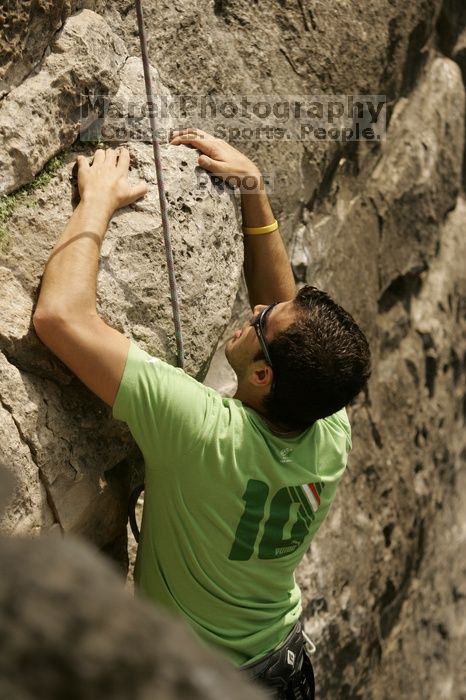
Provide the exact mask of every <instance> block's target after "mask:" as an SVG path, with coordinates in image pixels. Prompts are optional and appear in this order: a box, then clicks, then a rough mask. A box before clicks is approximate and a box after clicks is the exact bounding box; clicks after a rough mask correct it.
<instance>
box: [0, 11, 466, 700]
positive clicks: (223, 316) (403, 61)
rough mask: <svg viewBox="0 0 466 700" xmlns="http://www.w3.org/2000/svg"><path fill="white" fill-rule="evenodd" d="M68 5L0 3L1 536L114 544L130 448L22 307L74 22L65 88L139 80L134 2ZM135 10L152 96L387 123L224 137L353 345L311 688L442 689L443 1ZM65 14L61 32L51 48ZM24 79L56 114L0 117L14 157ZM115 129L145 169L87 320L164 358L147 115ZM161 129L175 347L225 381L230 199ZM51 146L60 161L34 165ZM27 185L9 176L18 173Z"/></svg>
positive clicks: (72, 114) (450, 18)
mask: <svg viewBox="0 0 466 700" xmlns="http://www.w3.org/2000/svg"><path fill="white" fill-rule="evenodd" d="M39 5H40V8H41V9H39ZM83 6H84V4H83V3H81V4H79V5H78V4H77V3H75V4H74V5H71V6H70V5H69V3H55V5H54V9H53V11H52V9H51V8H50V7H47V4H46V3H45V1H44V2H42V3H39V2H37V4H34V3H32V4H31V12H30V14H29V15H28V14H27V11H26V4H25V3H24V4H23V3H19V4H18V5H17V8H18V11H17V12H16V13H15V12H13V9H12V7H10V6H9V5H8V4H7V5H6V11H5V10H4V9H3V8H2V11H3V13H4V15H5V12H6V15H5V16H6V17H7V20H8V21H7V23H6V24H4V27H6V28H7V30H8V31H9V32H10V34H9V36H10V38H12V41H10V43H9V49H8V52H6V53H5V54H3V58H2V61H3V62H2V63H0V71H3V72H2V73H0V76H1V78H2V80H3V81H4V83H3V84H2V85H4V87H2V88H1V90H5V93H8V94H5V97H4V98H3V100H2V101H1V102H0V154H1V156H0V161H1V163H2V166H1V167H2V172H1V177H2V181H1V183H2V184H1V186H3V187H5V183H8V184H7V185H6V188H5V189H4V190H3V191H12V192H13V191H14V193H13V194H12V195H10V196H9V197H7V198H3V200H2V199H0V237H1V235H2V234H1V231H2V227H3V230H4V231H6V236H5V235H4V236H3V239H2V242H1V243H0V245H1V247H2V257H1V260H0V283H1V285H2V291H3V290H5V291H4V294H3V295H2V303H1V304H0V324H1V325H0V340H1V349H2V352H3V356H2V365H1V374H0V444H1V445H2V447H3V449H4V450H6V454H7V455H8V458H9V461H10V463H11V464H12V465H13V466H14V469H15V471H16V472H17V473H18V485H17V486H16V491H15V494H14V496H13V500H12V504H11V505H10V507H9V509H8V510H7V512H6V514H5V515H4V516H3V525H4V529H6V530H7V531H9V532H24V533H26V532H31V533H38V532H40V531H47V530H50V529H53V528H55V529H59V527H60V526H61V527H62V529H63V530H64V531H66V532H69V531H71V532H73V533H79V534H81V535H84V536H85V537H86V538H88V539H90V540H91V541H93V542H94V543H95V544H97V545H98V546H99V547H100V548H101V549H102V550H103V551H105V552H107V553H109V554H111V555H112V556H113V557H114V558H116V559H118V560H119V561H120V563H122V564H123V565H124V562H125V557H126V536H125V523H126V510H125V508H126V498H127V493H128V487H129V481H130V479H131V478H132V477H131V474H132V472H131V469H130V466H131V465H132V466H134V465H135V464H139V460H140V457H139V455H138V453H137V451H136V450H134V446H133V445H132V443H131V442H130V440H129V439H128V435H127V434H126V433H125V432H124V430H123V429H122V428H121V426H119V425H116V424H115V423H114V422H113V421H112V420H111V419H110V416H109V414H108V411H106V410H104V408H103V407H102V405H101V404H100V402H98V401H96V400H95V399H94V398H93V397H92V396H90V395H89V393H88V392H87V391H86V390H84V389H83V387H82V386H80V385H79V383H78V382H77V380H76V379H74V378H73V377H72V376H71V375H70V373H69V372H68V371H67V370H66V368H64V367H63V366H62V365H61V364H60V363H58V362H57V361H56V360H55V359H54V358H53V357H51V356H50V354H49V353H48V352H46V350H45V349H44V348H43V347H42V346H41V344H40V343H38V341H37V339H36V338H35V336H34V333H33V332H32V331H31V328H30V315H31V311H32V308H33V304H34V300H35V294H36V290H37V285H38V282H39V278H40V274H41V272H42V269H43V265H44V263H45V260H46V258H47V254H48V251H49V250H50V248H51V247H52V245H53V243H54V242H55V240H56V238H57V236H58V235H59V232H60V230H61V228H62V227H63V225H64V223H65V221H66V219H67V218H68V216H69V214H70V212H71V208H72V203H73V201H74V199H73V191H72V186H71V183H70V182H69V180H68V177H69V174H70V171H71V162H72V158H73V154H74V151H75V149H77V148H78V147H79V148H80V149H81V148H83V146H82V144H81V145H79V146H78V144H76V143H73V141H74V138H75V135H76V133H77V130H78V129H79V127H80V125H79V119H78V116H77V112H76V110H77V108H78V106H79V104H78V102H77V97H76V94H74V93H73V94H71V95H70V94H68V96H67V98H66V99H65V102H64V104H62V103H60V99H61V98H60V96H61V95H62V94H64V93H65V94H66V90H64V86H65V85H68V84H69V83H68V81H69V80H71V78H70V74H69V73H68V72H67V71H68V68H70V67H71V64H72V62H73V60H75V58H76V57H77V56H81V54H80V51H81V48H80V47H81V46H82V45H81V44H80V41H79V36H80V35H79V31H78V29H79V27H80V26H82V25H81V23H82V22H85V21H87V22H90V24H89V26H90V27H94V28H96V27H102V32H100V33H99V41H100V42H102V46H103V50H102V51H100V50H99V56H100V59H99V65H98V70H97V71H94V65H95V64H94V63H93V61H95V54H94V53H93V52H90V55H89V56H86V57H83V60H84V65H82V66H81V65H80V67H79V71H78V78H79V80H78V81H77V82H76V85H78V84H79V86H80V89H81V87H83V88H84V94H86V93H85V89H86V82H87V81H89V85H88V86H87V87H88V88H89V92H90V93H91V92H92V90H95V89H100V87H103V88H104V89H105V90H107V91H108V92H111V93H112V94H117V96H118V99H116V100H115V102H116V104H117V107H116V111H117V112H118V109H119V107H118V104H119V100H120V103H121V110H123V108H124V101H125V100H126V101H128V100H131V99H135V100H138V99H139V100H140V95H141V91H142V75H141V65H140V60H139V44H138V37H137V32H136V17H135V11H134V5H133V3H132V2H131V1H130V0H115V2H112V3H105V2H102V3H100V4H97V3H86V8H87V10H86V11H84V12H79V10H82V8H83ZM144 9H145V18H146V25H147V29H148V41H149V52H150V57H151V61H152V64H153V71H154V73H153V75H154V80H155V84H156V92H157V95H160V96H163V97H164V98H166V99H167V100H168V101H170V100H174V101H176V99H179V97H180V96H182V95H200V96H203V95H214V96H215V95H216V96H221V95H239V96H241V95H246V96H247V95H256V96H261V95H278V96H287V95H288V96H289V95H321V94H327V95H328V94H330V95H332V94H342V95H357V94H372V95H386V96H387V121H388V133H387V138H386V139H385V140H382V141H381V142H379V143H370V142H347V143H343V142H340V141H337V142H336V141H325V140H323V141H317V140H313V141H311V140H307V141H306V140H304V141H296V140H291V141H285V140H283V141H277V140H267V139H266V138H262V139H259V140H247V139H246V140H244V139H242V138H240V137H236V136H235V137H232V138H231V139H230V138H229V134H228V131H227V132H226V133H225V136H226V138H229V140H230V141H231V142H232V143H233V144H234V145H236V146H238V147H239V148H240V149H241V150H243V151H245V152H246V153H247V154H248V155H249V156H250V157H252V158H253V159H254V160H255V161H256V162H257V163H258V165H259V166H260V167H261V168H262V170H263V171H264V172H265V173H268V174H270V175H271V176H272V185H271V200H272V205H273V209H274V213H275V215H276V216H277V218H278V219H279V221H280V227H281V231H282V233H283V235H284V238H285V241H286V243H287V245H288V249H289V252H290V257H291V261H292V265H293V269H294V272H295V276H296V280H297V282H298V283H303V282H309V283H313V284H316V285H317V286H320V287H322V288H324V289H326V290H327V291H329V292H330V293H331V294H332V295H333V296H334V297H335V298H336V299H337V300H338V301H339V302H340V303H342V304H343V305H344V306H345V307H346V308H348V310H349V311H350V312H351V313H353V315H354V316H355V318H356V319H357V320H358V322H359V323H360V324H361V326H362V327H363V328H364V330H365V331H366V333H367V335H368V337H369V339H370V342H371V347H372V352H373V375H372V378H371V381H370V384H369V387H368V391H367V392H366V394H365V395H362V396H360V397H359V398H358V399H357V401H356V402H355V403H354V405H353V406H352V407H350V418H351V421H352V425H353V453H352V455H351V458H350V462H349V467H348V471H347V474H346V476H345V479H344V481H343V484H342V486H341V488H340V492H339V495H338V498H337V502H336V504H335V506H334V508H333V510H332V512H331V514H330V516H329V519H328V521H327V523H326V526H324V528H323V529H322V531H321V532H320V533H319V535H318V537H317V538H316V540H315V542H314V543H313V546H312V547H311V549H310V552H309V554H308V556H307V557H306V559H305V561H304V562H303V564H302V566H301V567H300V569H299V572H298V578H299V581H300V583H301V585H302V587H303V596H304V599H303V602H304V608H305V621H306V622H305V624H306V628H307V630H308V632H309V633H310V634H311V636H312V637H313V639H314V641H315V642H316V644H317V649H318V650H317V654H316V656H315V657H314V663H315V667H316V672H317V686H318V697H328V698H332V700H393V698H395V697H396V698H403V699H406V700H434V699H435V700H439V699H440V700H461V699H462V698H463V697H465V696H466V674H465V669H466V656H465V649H466V628H465V626H464V620H465V619H466V603H465V601H466V590H465V581H466V571H465V565H464V554H463V552H464V549H465V542H466V522H465V515H464V514H465V512H466V510H465V505H466V504H465V503H464V493H466V492H465V479H466V476H465V474H466V464H465V462H466V439H465V431H464V423H465V418H466V409H465V405H466V404H465V396H466V381H465V376H466V359H465V358H466V275H465V272H464V260H465V253H466V251H465V240H466V239H465V236H464V230H465V227H466V200H465V192H464V185H465V182H466V179H465V175H464V173H465V172H466V170H465V158H464V152H465V149H464V142H465V95H464V83H465V79H466V72H465V71H466V68H465V66H466V64H465V58H464V57H465V50H464V47H465V35H464V31H465V27H466V15H465V14H464V2H463V0H444V1H443V2H442V0H433V1H430V2H427V1H426V0H413V2H410V3H406V2H404V0H370V2H369V3H366V4H365V5H364V6H363V5H361V3H360V2H357V0H349V1H348V2H346V3H344V4H342V3H332V2H330V3H318V2H314V0H297V1H296V2H295V1H291V0H281V2H279V3H278V2H276V3H266V4H264V3H250V2H249V1H248V0H200V2H198V3H194V4H193V3H188V2H187V0H176V1H175V2H173V1H172V0H170V1H169V0H158V1H157V2H155V1H153V0H145V2H144ZM92 10H94V12H92ZM44 12H45V15H44ZM47 13H48V14H47ZM44 16H47V17H49V21H48V22H45V20H44ZM91 17H92V21H91V19H90V18H91ZM67 18H69V19H67ZM65 20H67V21H66V22H65ZM73 23H75V24H74V26H75V28H76V31H75V32H73V33H71V34H70V27H72V26H73ZM68 35H69V36H70V37H71V38H70V41H71V44H70V45H69V47H68V49H67V53H56V52H55V53H54V50H55V48H56V46H57V45H58V44H59V43H60V41H61V40H62V39H61V38H60V37H63V36H68ZM114 36H116V37H117V40H116V42H114V41H113V39H112V37H114ZM115 47H116V48H115ZM119 47H122V48H121V50H120V48H119ZM50 61H52V62H53V61H55V62H56V64H58V66H59V72H58V73H57V75H58V74H59V76H60V78H59V81H61V83H59V84H57V86H56V88H54V86H51V82H50V80H49V81H48V78H47V76H48V75H49V73H48V71H49V68H48V66H49V62H50ZM112 61H113V63H112ZM112 66H113V67H112ZM71 73H72V75H74V72H73V71H71ZM41 76H42V77H41ZM35 80H39V81H41V82H40V84H41V85H44V86H46V85H48V87H47V90H48V92H47V93H46V98H45V97H44V98H43V99H47V100H48V103H47V104H48V109H49V112H50V114H55V115H57V114H60V115H61V116H60V119H61V120H62V126H61V127H60V128H59V129H57V130H56V131H53V129H52V131H51V133H50V135H47V134H45V133H44V132H43V129H44V128H46V125H47V120H46V119H45V118H44V115H43V114H42V117H41V118H38V117H37V115H32V116H31V117H30V119H31V120H32V122H33V123H34V124H35V127H36V128H35V132H34V133H33V134H32V135H31V134H29V135H28V134H26V135H25V134H23V133H22V134H20V135H19V136H18V137H15V138H21V139H22V141H21V140H20V142H18V143H20V146H19V147H18V149H19V150H20V151H21V149H22V151H21V153H22V154H23V157H22V160H21V159H19V160H18V162H16V160H15V158H14V157H12V155H11V148H12V147H13V148H14V147H16V144H15V140H14V139H13V138H11V133H12V132H11V131H8V129H12V128H13V127H14V126H15V121H16V122H17V124H19V123H20V120H21V119H25V115H29V114H32V112H31V106H30V104H29V102H28V100H27V99H23V102H21V101H16V103H14V102H13V100H14V99H16V97H17V95H18V94H19V95H20V96H21V94H24V95H29V94H33V91H32V88H33V87H34V85H35V83H34V82H31V81H35ZM47 81H48V82H47ZM99 81H100V82H99ZM96 82H97V88H96ZM5 85H6V87H5ZM1 90H0V95H1ZM21 91H23V92H21ZM39 97H40V93H39ZM38 99H39V98H38ZM12 104H15V105H16V107H15V109H14V110H13V111H12V112H10V111H9V109H10V108H9V106H8V105H12ZM18 105H22V106H21V109H20V108H19V107H18ZM87 106H88V107H89V112H88V123H86V124H85V125H81V126H88V127H92V123H93V120H94V119H97V118H99V117H101V116H102V115H100V114H99V112H98V111H96V112H95V113H94V112H93V111H92V104H91V101H89V105H87ZM28 110H29V111H28ZM13 116H14V119H13ZM117 116H118V114H117ZM120 116H121V114H120ZM27 118H28V119H29V117H27ZM41 119H42V121H41ZM206 124H207V122H204V121H202V119H201V118H200V117H197V118H196V117H195V115H194V114H192V113H190V112H189V110H188V111H186V113H185V114H184V115H181V116H180V117H176V118H175V117H173V116H170V115H168V116H167V117H166V118H164V119H163V120H162V122H161V127H162V128H161V131H162V137H163V135H164V134H165V132H166V130H167V128H169V127H171V126H189V125H194V126H200V127H201V128H202V127H203V126H206ZM104 126H107V127H108V123H107V122H105V120H104ZM135 126H136V127H137V129H140V130H141V131H140V132H138V138H140V140H139V141H138V142H137V143H136V142H134V141H132V142H130V147H131V153H132V164H133V169H134V176H136V173H137V174H139V175H143V176H144V177H146V178H147V179H148V181H149V183H150V188H151V190H150V193H149V195H148V197H146V199H145V200H144V201H142V202H140V203H138V204H137V205H135V206H133V207H132V208H131V209H128V210H125V211H122V212H120V213H119V214H118V215H117V216H115V217H114V220H113V222H112V225H111V227H110V231H109V234H108V237H107V239H106V242H105V246H104V249H103V258H102V266H101V271H100V278H99V308H100V310H101V313H102V314H103V315H104V317H105V318H107V320H108V321H109V322H110V323H111V324H114V325H115V326H116V327H118V328H120V329H121V330H122V331H124V332H125V333H127V334H130V335H132V337H134V338H135V339H136V340H138V342H140V343H141V344H142V345H143V346H144V347H146V348H149V349H150V350H152V351H153V352H156V353H159V354H161V355H162V356H163V357H165V358H167V359H168V360H169V361H171V362H173V361H174V338H173V330H172V323H171V317H170V307H169V301H168V297H167V294H168V287H167V282H166V278H165V271H164V264H165V263H164V258H163V251H162V247H161V244H160V229H159V225H160V224H159V221H160V219H159V216H158V200H157V196H156V192H155V182H154V177H153V169H152V165H151V148H150V145H149V144H148V143H146V142H145V139H146V137H144V131H143V130H144V129H145V128H146V126H147V125H146V124H145V120H144V119H140V120H136V122H135ZM6 136H8V138H5V137H6ZM117 136H118V135H117V134H114V135H113V137H112V138H113V139H115V140H118V139H117ZM141 136H142V138H141ZM112 138H110V142H112ZM47 149H48V150H47ZM84 149H85V152H86V153H90V152H91V147H90V146H89V147H86V146H84ZM86 149H87V150H86ZM162 150H163V157H164V167H165V168H166V170H165V175H166V180H167V189H168V193H167V196H168V200H169V204H170V210H171V211H170V218H171V221H172V226H173V237H174V248H175V257H176V268H177V273H178V275H179V279H180V292H181V295H182V305H181V308H182V313H183V318H182V321H183V328H184V330H185V336H186V342H187V349H188V361H189V365H188V367H189V370H190V371H191V372H192V373H193V374H196V375H197V376H199V377H202V376H204V373H205V371H206V370H207V367H208V365H209V362H210V359H211V358H212V354H213V351H214V349H215V346H216V344H217V341H218V339H219V338H221V340H220V344H219V349H218V351H217V353H216V354H215V356H214V358H213V362H212V363H211V365H210V371H209V373H208V375H207V379H206V381H207V382H208V383H209V384H211V385H213V386H215V387H217V388H219V389H220V390H222V391H225V392H229V393H232V392H233V391H234V378H233V377H232V376H231V373H230V372H229V371H228V369H227V368H226V367H225V363H224V361H223V359H222V357H223V345H224V341H225V338H226V337H228V336H229V335H230V334H231V331H232V329H234V328H235V327H237V324H238V323H241V322H242V321H243V320H244V319H245V318H247V317H248V315H249V313H250V311H249V309H248V305H247V297H246V294H245V289H244V284H243V283H240V266H241V240H240V237H239V234H238V224H237V212H236V207H235V199H234V197H233V196H232V194H231V193H230V192H228V191H226V190H224V189H223V188H220V187H218V185H216V184H215V183H214V182H213V181H211V180H210V179H207V180H205V179H204V180H202V181H201V180H200V172H199V169H197V170H196V167H195V166H196V152H195V151H192V150H190V149H186V148H182V147H179V148H176V149H173V151H172V149H171V148H170V147H169V146H167V145H165V144H164V138H162ZM56 153H61V156H62V164H61V166H60V167H59V168H58V169H56V170H55V171H54V172H55V174H54V176H53V177H48V178H46V180H47V181H46V182H45V181H44V178H43V176H42V175H39V177H38V178H37V179H36V181H35V182H36V185H34V180H33V178H34V176H35V175H36V173H38V171H39V170H40V169H41V168H42V167H43V166H44V165H45V163H46V161H47V160H48V159H49V158H50V157H51V156H52V155H54V154H56ZM13 156H14V154H13ZM8 178H9V179H8ZM29 181H31V184H30V187H31V190H27V191H26V193H24V190H23V191H22V192H23V194H20V193H18V192H17V190H16V188H18V187H19V186H20V185H21V184H23V183H26V182H29ZM7 188H8V189H7ZM74 195H75V193H74ZM15 197H16V199H14V198H15ZM2 203H3V204H4V205H5V207H6V211H7V212H8V216H7V217H6V223H2V219H1V210H2V209H1V205H2ZM155 241H156V242H157V244H155V243H154V242H155ZM234 300H235V303H233V302H234ZM232 307H233V313H232V314H231V309H232ZM4 446H6V447H4ZM133 549H134V548H133ZM130 554H131V558H132V557H133V556H134V552H131V553H130Z"/></svg>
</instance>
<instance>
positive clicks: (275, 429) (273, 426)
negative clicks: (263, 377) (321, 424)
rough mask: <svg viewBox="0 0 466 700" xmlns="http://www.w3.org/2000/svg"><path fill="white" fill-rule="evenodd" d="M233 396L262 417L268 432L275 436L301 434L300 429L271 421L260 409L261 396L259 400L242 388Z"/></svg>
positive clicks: (285, 436) (284, 436)
mask: <svg viewBox="0 0 466 700" xmlns="http://www.w3.org/2000/svg"><path fill="white" fill-rule="evenodd" d="M233 398H235V399H239V400H240V401H241V403H244V405H245V406H248V407H249V408H252V409H253V410H254V411H255V412H256V413H257V414H258V415H259V416H260V417H261V418H262V420H263V421H264V423H265V424H266V425H267V427H268V428H269V430H270V432H271V433H273V434H274V435H277V437H283V438H287V437H296V436H297V435H301V433H302V432H303V431H302V430H293V429H291V428H289V427H288V426H285V425H281V424H279V423H273V422H272V421H271V420H269V419H268V418H267V416H266V415H265V413H264V412H263V409H262V398H263V397H261V398H260V400H259V399H258V398H257V397H254V396H251V395H246V394H245V392H244V390H241V389H240V388H238V390H237V392H236V394H235V395H234V397H233Z"/></svg>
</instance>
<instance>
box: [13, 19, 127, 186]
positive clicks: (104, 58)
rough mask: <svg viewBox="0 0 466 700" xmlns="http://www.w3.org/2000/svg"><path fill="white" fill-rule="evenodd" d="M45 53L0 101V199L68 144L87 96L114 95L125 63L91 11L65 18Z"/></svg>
mask: <svg viewBox="0 0 466 700" xmlns="http://www.w3.org/2000/svg"><path fill="white" fill-rule="evenodd" d="M50 49H51V53H50V54H49V55H48V56H47V58H46V59H45V61H44V63H43V66H42V67H41V69H40V71H39V72H38V73H37V74H36V75H34V76H32V77H30V78H28V79H27V80H25V81H24V82H23V83H22V84H21V85H19V86H18V87H17V88H15V89H14V90H11V92H10V93H9V94H8V95H7V96H6V97H5V98H4V99H3V102H2V120H1V126H0V145H1V152H2V156H3V157H2V181H1V184H0V195H1V194H5V193H7V192H11V191H12V190H14V189H17V188H18V187H19V186H20V185H24V184H25V183H26V182H29V181H30V180H32V178H33V177H34V175H36V174H37V173H38V172H39V170H41V169H42V168H43V166H44V165H45V164H46V163H47V161H49V160H50V158H52V156H54V155H55V154H56V153H58V152H59V151H60V150H62V149H63V148H66V147H67V146H70V145H71V144H72V143H73V141H74V140H75V139H76V137H77V135H78V132H79V116H80V109H81V108H82V107H83V106H84V104H85V103H86V99H87V97H86V95H87V94H89V92H92V93H96V94H97V95H106V94H108V92H109V91H110V90H112V91H113V90H115V88H116V87H117V86H118V83H119V80H118V74H119V70H120V68H121V67H122V66H123V63H124V61H125V58H126V50H125V46H124V44H123V42H122V41H121V39H119V38H118V36H117V35H116V34H114V33H113V32H112V31H111V30H110V28H109V26H108V25H107V23H106V22H105V21H104V20H103V19H102V18H101V17H100V15H98V14H96V13H95V12H91V11H90V10H83V12H81V13H79V14H78V15H75V16H74V17H70V19H69V20H68V21H67V22H66V24H65V25H64V27H63V29H62V30H61V31H60V32H59V34H58V36H57V38H56V39H54V40H53V41H52V43H51V45H50Z"/></svg>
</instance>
